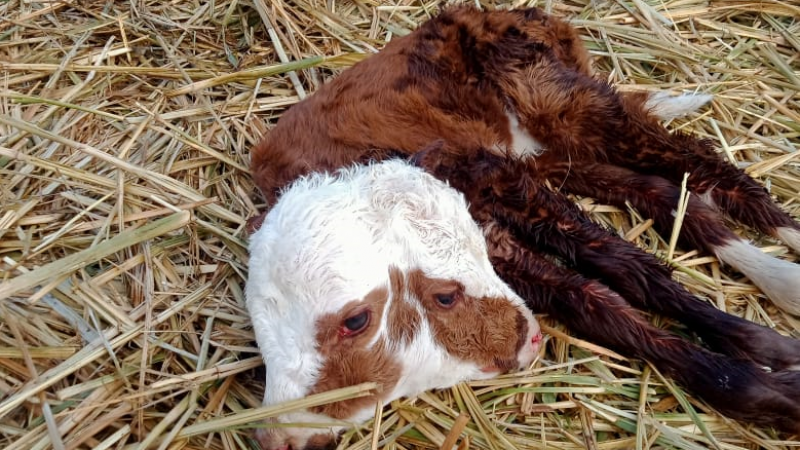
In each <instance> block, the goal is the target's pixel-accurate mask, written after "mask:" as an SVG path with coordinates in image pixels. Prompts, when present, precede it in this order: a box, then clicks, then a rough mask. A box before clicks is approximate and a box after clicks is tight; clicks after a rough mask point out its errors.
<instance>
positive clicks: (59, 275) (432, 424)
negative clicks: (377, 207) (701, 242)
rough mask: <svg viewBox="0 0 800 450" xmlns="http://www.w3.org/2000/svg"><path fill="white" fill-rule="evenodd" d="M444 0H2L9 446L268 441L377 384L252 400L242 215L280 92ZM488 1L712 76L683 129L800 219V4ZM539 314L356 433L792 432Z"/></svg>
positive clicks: (412, 443) (306, 88)
mask: <svg viewBox="0 0 800 450" xmlns="http://www.w3.org/2000/svg"><path fill="white" fill-rule="evenodd" d="M443 4H444V2H440V1H438V0H430V1H426V2H417V1H411V0H408V1H407V0H398V1H397V2H396V3H388V2H387V3H381V2H378V1H373V0H353V1H341V2H339V1H334V0H328V1H327V2H323V1H318V0H317V1H311V0H292V1H283V0H275V1H268V0H244V1H239V0H217V1H209V2H200V1H171V2H166V1H153V0H131V1H128V2H113V1H99V0H88V1H78V0H53V1H49V0H42V1H38V0H5V1H3V2H0V74H1V78H0V205H2V206H0V277H2V278H1V280H0V448H5V449H8V450H22V449H46V448H53V449H57V450H60V449H83V448H95V449H144V448H153V449H156V448H157V449H191V448H211V449H235V448H236V449H238V448H254V447H253V446H254V445H255V444H254V443H253V442H252V441H250V432H251V428H252V426H253V425H254V424H257V423H258V419H261V418H264V417H267V416H270V415H274V414H276V413H277V412H280V411H282V410H285V409H286V408H293V407H298V406H304V405H307V404H308V403H323V402H328V401H331V400H334V399H336V398H343V397H348V396H354V395H365V394H368V393H369V391H370V389H372V388H373V386H368V385H367V386H358V387H354V388H351V389H345V390H341V391H337V392H333V393H330V394H323V395H320V396H317V397H314V398H309V399H305V400H303V401H300V402H293V403H292V404H288V405H281V406H279V407H273V408H259V404H260V397H261V393H262V388H263V384H262V382H261V380H260V378H259V377H260V375H259V373H258V366H259V357H258V353H257V350H256V349H255V346H254V343H253V342H252V335H251V331H250V329H249V323H248V319H247V316H246V314H245V309H244V298H243V293H242V286H243V283H244V280H245V277H246V274H247V252H246V240H247V237H246V234H245V232H244V228H245V220H246V219H247V218H248V217H250V216H252V215H254V214H255V213H256V211H257V210H258V209H259V207H260V206H263V205H260V202H261V199H260V196H259V195H258V194H257V193H256V192H255V191H254V188H253V183H252V181H251V180H250V178H249V176H248V161H249V156H248V149H249V148H250V147H252V146H253V145H254V144H255V143H256V141H257V140H258V138H259V136H260V135H262V134H263V133H265V132H266V131H267V130H268V129H269V127H270V126H271V124H273V123H274V122H275V121H276V120H277V119H278V118H279V117H280V115H281V113H282V112H283V111H284V110H285V109H286V108H287V107H289V106H291V105H292V104H294V103H296V102H297V101H298V100H299V99H301V98H303V97H304V96H305V95H309V94H310V93H311V92H313V91H314V88H315V87H316V86H318V85H319V84H320V83H323V82H324V81H325V80H326V79H329V78H330V77H331V76H335V74H336V73H337V72H338V71H340V70H341V69H342V68H344V67H347V66H349V65H351V64H353V63H354V62H356V61H358V60H360V59H361V58H363V57H364V55H365V54H369V53H371V52H374V51H376V50H377V49H379V48H381V46H382V45H383V43H384V42H385V41H386V40H388V39H391V38H392V37H396V36H400V35H403V34H406V33H408V32H409V31H410V30H412V29H413V28H414V27H415V26H416V25H417V24H418V23H420V22H421V21H424V20H425V19H426V18H428V17H430V15H431V14H433V13H435V11H436V10H437V9H438V8H440V7H441V6H443ZM483 4H484V6H485V7H510V6H534V5H535V6H540V7H543V8H544V9H546V10H548V11H550V12H552V13H555V14H559V15H563V16H566V17H569V18H571V19H572V20H573V23H574V24H575V26H577V27H578V28H579V29H580V30H581V32H582V34H583V36H584V38H585V41H586V43H587V45H588V47H589V49H590V50H591V52H592V53H593V55H595V56H596V63H597V68H598V69H599V71H600V73H601V74H602V76H604V77H607V78H608V79H609V80H611V81H613V82H615V83H616V84H618V85H620V86H621V87H622V89H670V90H675V91H680V90H697V91H701V92H707V93H713V94H714V95H715V96H716V98H715V101H714V103H713V105H712V106H711V107H710V108H706V109H705V110H704V111H702V112H701V113H699V114H697V115H695V116H693V117H689V118H687V119H686V120H682V121H677V122H674V123H671V124H669V127H670V128H672V129H685V130H691V131H693V132H695V133H698V134H700V135H703V136H708V137H711V138H713V139H715V140H716V142H718V145H719V148H720V149H721V150H720V151H722V152H723V153H724V155H725V156H726V157H728V158H730V159H731V161H734V162H735V163H736V164H739V165H741V166H743V167H746V168H747V170H748V171H749V173H750V174H751V175H753V176H754V177H758V178H759V179H761V180H763V182H764V183H765V184H766V185H767V186H768V187H769V188H770V190H771V192H772V193H773V194H774V195H775V196H776V197H777V199H778V201H779V202H780V203H781V204H782V205H783V206H784V207H785V208H786V209H787V210H788V211H789V212H790V213H792V214H793V215H794V216H795V217H798V216H800V158H799V157H797V156H798V155H799V154H800V152H798V151H797V150H798V149H797V147H798V145H799V144H800V141H799V140H798V136H800V125H798V124H800V96H798V90H800V38H798V36H800V22H798V20H797V17H800V4H799V3H798V2H797V1H796V0H790V1H759V2H750V1H738V0H731V1H710V2H709V1H702V0H662V1H655V0H631V1H602V0H570V1H566V2H557V1H544V2H541V1H539V2H537V1H529V2H525V1H517V2H508V3H500V2H498V3H497V4H495V3H494V2H490V1H487V2H484V3H483ZM580 201H581V202H582V203H583V205H584V206H585V207H586V208H587V209H591V210H592V211H593V214H594V217H595V218H596V219H597V220H598V221H601V222H603V223H605V224H606V225H607V226H609V227H611V228H613V229H614V230H617V231H618V232H619V233H620V234H621V235H623V236H625V237H626V238H627V239H630V240H632V241H634V242H636V243H637V244H639V245H641V246H642V247H643V248H645V249H647V250H648V251H652V252H656V253H657V254H659V255H661V256H662V257H664V258H666V259H668V260H669V261H670V263H671V264H673V265H674V266H675V267H676V273H675V277H676V278H677V279H678V280H679V281H681V282H682V283H684V284H685V285H686V286H688V287H689V289H690V290H692V291H693V292H695V293H697V294H699V295H701V296H703V297H705V298H707V299H708V301H710V302H713V303H714V304H716V305H717V306H718V307H720V308H722V309H724V310H726V311H728V312H730V313H732V314H736V315H739V316H743V317H746V318H748V319H750V320H754V321H756V322H759V323H764V324H768V325H770V326H774V327H776V328H777V329H778V330H779V331H781V332H783V333H786V334H789V335H794V336H796V337H800V321H798V319H797V318H792V317H789V316H787V315H785V314H782V313H780V312H779V311H778V310H776V309H775V308H774V307H772V305H771V304H770V302H769V300H767V299H765V298H764V297H763V296H762V295H761V294H760V293H759V291H758V289H757V288H755V287H754V286H753V285H752V284H751V283H749V281H748V280H746V279H743V278H742V277H741V275H739V274H737V273H734V272H732V271H730V270H729V269H727V268H725V267H720V266H719V264H718V263H717V261H716V260H715V259H714V258H713V257H710V256H709V255H706V254H701V253H698V252H697V251H693V250H692V249H680V248H678V249H673V248H671V247H670V245H669V242H670V237H669V236H659V235H657V234H656V233H655V231H654V230H652V229H651V227H650V225H651V224H650V222H649V221H647V220H643V219H642V218H641V217H639V216H638V215H637V214H636V213H635V212H633V211H621V210H618V209H615V208H611V207H608V206H605V205H599V204H594V203H592V202H591V201H590V200H588V199H582V200H580ZM740 231H741V232H742V233H743V234H744V235H746V236H748V237H750V238H752V239H754V240H755V241H756V242H757V243H758V244H759V245H760V246H761V247H762V248H763V249H764V251H767V252H770V253H774V254H779V255H781V256H782V257H784V258H786V259H789V260H795V261H796V260H797V258H798V257H797V255H793V254H791V253H789V252H788V251H787V250H786V248H785V247H783V246H781V245H778V244H777V243H775V242H774V241H770V240H768V239H765V238H763V237H760V236H756V235H752V234H749V233H748V231H747V230H740ZM653 321H654V322H657V323H659V324H660V325H664V326H671V325H672V324H669V323H664V321H663V319H660V318H657V317H653ZM543 323H545V324H546V325H547V327H546V331H547V332H548V336H549V337H548V340H547V345H546V352H545V353H544V354H543V355H542V357H541V358H540V360H539V361H538V362H537V363H536V364H535V365H534V367H533V368H532V369H531V370H529V371H526V372H522V373H517V374H513V375H508V376H505V377H501V378H498V379H495V380H490V381H486V382H480V383H473V384H471V385H461V386H457V387H455V388H453V389H449V390H444V391H441V392H431V393H426V394H424V395H422V396H420V397H419V398H416V399H408V400H403V401H398V402H395V403H394V404H392V405H391V406H389V407H387V408H385V409H384V410H383V411H379V412H378V414H377V417H376V420H375V421H373V422H370V423H368V424H366V425H365V426H364V427H362V428H359V429H358V430H355V431H352V432H349V433H347V434H346V435H345V437H344V440H343V442H342V444H341V446H342V448H353V449H356V448H358V449H364V448H377V447H386V448H440V447H443V446H444V447H447V446H448V445H449V446H451V447H452V444H458V445H460V446H461V447H462V448H467V447H470V448H481V449H488V448H560V449H572V448H592V449H617V448H625V449H628V448H637V449H640V448H663V447H674V448H689V449H700V448H713V447H717V448H725V449H734V448H761V447H763V448H772V449H781V448H796V447H800V441H798V439H800V437H797V436H795V437H794V439H795V440H794V441H792V440H780V439H781V438H783V439H786V438H787V436H779V435H776V434H775V433H774V432H772V431H771V430H767V429H755V428H751V427H747V426H746V425H742V424H738V423H734V422H731V421H729V420H726V419H724V418H722V417H720V416H718V415H717V414H715V413H714V412H713V411H710V410H709V409H708V408H707V407H705V406H704V405H703V404H702V403H700V402H698V401H696V400H695V399H692V398H689V397H687V396H686V394H685V393H684V392H682V391H681V390H680V389H679V388H678V387H676V386H674V385H673V384H671V383H670V382H669V380H666V379H664V378H663V377H661V376H660V374H658V373H657V372H654V371H653V370H652V369H651V368H650V367H649V366H648V365H647V364H644V363H642V362H641V361H636V360H629V359H626V358H624V357H622V356H620V355H616V354H614V353H613V352H610V351H608V350H606V349H603V348H601V347H598V346H596V345H593V344H592V343H589V342H585V341H582V340H579V339H576V338H574V337H571V336H572V335H571V334H570V333H569V331H568V330H565V329H563V328H562V327H560V326H559V325H558V324H557V323H553V322H552V321H548V320H547V319H546V318H543ZM788 438H791V437H788Z"/></svg>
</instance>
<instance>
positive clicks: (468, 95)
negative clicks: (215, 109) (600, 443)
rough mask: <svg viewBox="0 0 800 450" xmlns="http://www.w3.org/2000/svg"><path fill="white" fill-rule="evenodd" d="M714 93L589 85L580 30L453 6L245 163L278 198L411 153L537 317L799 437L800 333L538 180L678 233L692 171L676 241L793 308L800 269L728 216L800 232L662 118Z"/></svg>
mask: <svg viewBox="0 0 800 450" xmlns="http://www.w3.org/2000/svg"><path fill="white" fill-rule="evenodd" d="M706 101H708V98H704V97H699V96H695V97H677V98H670V97H665V96H663V95H655V96H648V95H645V94H629V95H621V94H619V93H617V92H616V91H615V90H614V89H613V88H612V87H610V86H608V85H607V84H605V83H603V82H600V81H598V80H596V79H594V78H592V76H591V69H590V65H589V58H588V55H587V53H586V51H585V50H584V48H583V47H582V45H581V43H580V40H579V39H578V37H577V35H576V33H575V31H574V30H573V29H572V28H571V27H569V26H568V25H567V24H566V23H564V22H561V21H559V20H557V19H554V18H552V17H549V16H547V15H545V14H543V13H542V12H541V11H539V10H537V9H526V10H518V11H496V12H488V13H484V12H479V11H477V10H475V9H472V8H454V9H450V10H447V11H445V12H443V13H442V14H441V15H439V16H438V17H436V18H434V19H433V20H431V21H429V22H428V23H425V24H423V25H422V26H420V28H419V29H418V30H417V31H415V32H414V33H412V34H411V35H409V36H406V37H403V38H399V39H396V40H394V41H392V42H391V43H389V44H388V45H387V46H386V48H385V49H383V50H382V51H381V52H380V53H379V54H377V55H375V56H373V57H371V58H368V59H366V60H365V61H363V62H361V63H359V64H357V65H355V66H354V67H353V68H351V69H348V70H346V71H345V72H344V73H342V74H341V75H340V76H339V77H337V78H336V79H335V80H334V81H333V82H331V83H329V84H327V85H325V86H323V87H322V88H320V89H319V90H318V92H316V93H315V94H314V95H312V96H311V97H310V98H308V99H306V100H305V101H303V102H300V103H299V104H297V105H296V106H294V107H292V108H291V109H290V110H289V111H287V112H286V113H285V114H284V116H283V117H282V118H281V120H280V121H279V123H278V125H277V126H276V127H275V128H274V129H273V130H272V131H271V132H270V134H269V135H268V136H267V137H266V138H265V139H264V140H263V142H262V143H261V144H260V145H258V146H257V147H256V148H255V149H254V150H253V153H252V169H253V175H254V178H255V180H256V182H257V183H258V185H259V187H260V188H261V190H262V192H263V193H264V195H265V196H266V198H267V201H268V202H269V203H270V204H274V203H275V201H276V199H277V198H278V196H279V193H280V191H281V189H283V188H284V187H285V186H286V185H287V184H288V183H290V182H291V181H292V180H294V179H295V178H297V177H298V176H302V175H304V174H307V173H309V172H324V171H331V170H336V169H338V168H340V167H343V166H349V165H351V164H353V163H367V162H369V161H371V160H383V159H387V158H390V157H397V156H400V157H412V160H413V162H414V163H415V164H417V165H419V166H421V167H423V168H425V169H426V170H427V171H429V172H430V173H432V174H433V175H435V176H436V177H438V178H440V179H442V180H446V181H447V182H448V183H450V184H451V185H452V186H453V187H455V188H457V189H458V190H460V191H462V192H463V193H464V195H465V196H466V198H467V200H468V201H469V208H470V212H471V214H472V217H473V218H474V219H475V220H477V221H478V223H479V224H480V225H481V226H482V228H483V233H484V236H485V237H486V239H487V243H488V253H489V258H490V259H491V261H492V263H493V264H494V267H495V269H496V270H497V272H498V273H499V275H500V276H501V277H502V278H503V279H504V280H505V281H506V282H507V283H509V284H510V285H511V286H512V287H514V289H516V290H517V291H518V292H519V293H520V294H522V295H523V298H524V299H525V301H526V302H527V304H528V306H529V307H531V308H532V309H533V310H534V311H537V312H546V313H549V314H551V315H553V316H555V317H557V318H558V319H559V320H561V321H563V322H564V323H566V324H567V325H569V326H572V327H573V328H574V330H575V331H576V332H578V333H582V334H584V335H585V336H587V337H589V338H591V339H593V340H595V341H597V342H599V343H601V344H604V345H608V346H610V347H612V348H614V349H616V350H618V351H620V352H623V353H626V354H629V355H632V356H637V357H641V358H644V359H647V360H648V361H650V362H651V363H653V364H654V365H655V366H656V367H658V368H659V369H661V370H664V371H665V372H666V373H669V374H670V375H671V376H673V377H675V378H676V379H678V380H679V381H680V382H681V383H683V384H684V385H686V386H687V387H688V388H689V389H690V390H691V391H692V392H693V393H695V394H696V395H699V396H701V397H702V398H704V399H706V400H707V401H708V402H709V403H711V404H712V406H715V407H717V408H718V409H720V410H721V411H722V412H723V413H725V414H727V415H729V416H731V417H734V418H738V419H743V420H749V421H753V422H758V423H761V424H768V425H775V426H779V427H781V428H783V429H786V430H789V431H798V429H799V428H800V406H799V405H800V394H798V392H799V390H798V387H799V386H800V374H798V372H795V371H793V369H796V368H797V366H798V365H800V342H798V341H797V340H794V339H790V338H786V337H783V336H781V335H779V334H778V333H775V332H773V331H771V330H769V329H766V328H764V327H760V326H757V325H755V324H753V323H751V322H747V321H745V320H742V319H738V318H735V317H733V316H730V315H727V314H724V313H722V312H720V311H718V310H717V309H715V308H714V307H713V306H711V305H709V304H707V303H705V302H701V301H699V300H698V299H696V298H694V297H693V296H692V295H691V294H689V293H688V292H687V291H686V290H685V289H683V288H682V287H681V286H680V285H679V284H677V283H675V282H674V281H673V280H672V279H671V277H670V272H669V270H668V269H667V268H666V267H665V266H664V265H663V264H662V263H661V262H660V261H658V260H657V259H655V258H654V257H652V256H651V255H648V254H647V253H644V252H642V251H641V250H639V249H638V248H636V247H634V246H633V245H631V244H629V243H627V242H625V241H623V240H621V239H620V238H618V237H616V236H614V235H612V234H610V233H608V232H607V231H605V230H603V229H601V228H599V227H598V226H597V225H595V224H593V223H592V222H591V221H589V220H588V219H587V218H586V217H585V216H584V215H583V214H582V213H581V212H580V211H579V210H578V209H577V208H576V207H575V205H573V204H572V203H570V202H569V201H568V200H567V199H566V198H565V197H563V196H562V195H561V194H560V193H555V192H552V191H550V190H548V189H546V188H544V186H545V183H546V182H550V183H551V184H552V185H553V186H559V187H561V190H563V191H566V192H571V193H575V194H580V195H587V196H593V197H596V198H598V199H600V200H602V201H605V202H609V203H611V204H615V205H620V206H624V205H625V204H626V202H630V204H632V205H633V206H634V207H636V208H638V209H639V210H640V211H641V212H642V213H643V214H645V215H647V216H649V217H652V218H653V220H654V221H655V223H656V226H657V227H659V228H660V229H661V230H669V229H670V228H671V226H672V223H673V220H674V218H673V210H674V209H676V206H677V200H678V197H679V193H680V189H679V187H678V185H679V183H680V181H681V180H682V178H683V175H684V173H689V179H688V185H689V189H690V190H691V191H692V195H691V198H690V201H689V208H688V213H687V215H686V217H685V219H684V224H683V231H682V235H681V238H682V241H683V243H684V244H685V245H689V246H692V247H697V248H700V249H703V250H706V251H709V252H711V253H713V254H714V255H716V256H717V257H718V258H720V259H721V260H722V261H724V262H726V263H728V264H730V265H732V266H734V267H736V268H737V269H738V270H740V271H742V272H743V273H745V274H746V275H747V276H748V277H750V278H751V279H752V280H753V281H754V282H755V283H756V284H758V285H759V286H760V287H761V288H762V289H763V291H764V292H765V293H766V294H767V295H768V296H769V297H770V298H771V299H772V300H773V301H774V302H775V303H776V305H778V306H779V307H781V308H783V309H784V310H786V311H788V312H790V313H794V314H797V313H799V312H800V269H798V266H797V265H795V264H792V263H789V262H786V261H782V260H779V259H777V258H773V257H771V256H768V255H765V254H763V253H762V252H761V251H760V250H759V249H757V248H756V247H754V246H752V245H750V244H749V243H748V242H746V241H744V240H742V239H741V238H739V237H737V236H736V235H735V234H734V233H733V232H732V231H730V230H729V229H728V228H727V227H726V226H725V223H724V222H723V219H722V217H723V215H727V216H729V217H730V218H732V219H734V220H736V221H739V222H741V223H744V224H746V225H749V226H751V227H754V228H756V229H758V230H759V231H761V232H764V233H767V234H770V235H772V236H774V237H776V238H778V239H782V240H783V241H784V243H786V244H787V245H788V246H790V247H792V248H793V249H795V250H800V245H799V244H800V231H798V230H800V227H798V224H797V223H796V222H795V221H794V220H793V219H792V218H790V217H789V216H788V215H786V214H785V213H784V212H782V211H781V210H780V209H779V208H778V207H777V206H776V205H775V204H774V203H772V201H771V199H770V198H769V195H768V194H767V192H766V191H765V190H764V189H763V188H762V187H761V186H759V185H758V184H757V183H756V182H755V181H754V180H752V179H751V178H749V177H748V176H747V175H746V174H744V173H743V172H741V171H740V170H738V169H737V168H735V167H734V166H732V165H730V164H729V163H727V162H726V161H724V160H722V159H721V158H720V157H719V156H718V155H717V154H716V153H715V152H714V151H713V149H712V148H711V146H710V144H709V143H708V142H706V141H702V140H698V139H695V138H694V137H692V136H688V135H683V134H670V133H669V132H668V131H667V130H666V129H664V128H663V127H662V126H661V125H660V123H659V119H660V118H663V117H670V116H674V115H680V114H681V113H684V112H687V111H690V110H693V109H695V108H697V107H699V106H701V105H702V104H703V103H704V102H706ZM398 192H400V191H398ZM278 204H280V202H279V203H278ZM418 250H419V251H421V249H418ZM347 251H348V252H351V251H352V252H354V253H358V250H357V249H348V250H347ZM543 253H548V254H551V255H555V256H557V257H559V258H561V259H562V261H564V263H565V264H566V267H562V266H557V265H555V264H553V263H552V262H550V260H549V259H547V258H544V257H543V256H542V254H543ZM353 257H355V256H353ZM595 279H597V280H600V282H602V283H603V284H601V283H600V282H598V281H593V280H595ZM633 307H637V308H646V309H650V310H653V311H655V312H658V313H661V314H665V315H668V316H671V317H674V318H676V319H678V320H680V321H683V322H684V323H686V324H687V325H689V326H692V327H693V328H694V329H695V331H696V332H697V333H698V334H699V335H700V336H701V337H702V338H703V339H704V341H705V343H706V344H707V345H708V347H709V348H708V349H706V348H701V347H699V346H697V345H695V344H692V343H689V342H687V341H685V340H682V339H680V338H678V337H677V336H675V335H672V334H670V333H668V332H665V331H662V330H658V329H655V328H654V327H652V326H651V325H649V324H648V323H647V322H646V321H645V320H644V319H643V318H642V317H641V316H640V314H639V313H638V312H637V311H636V310H635V309H633ZM268 365H269V364H268ZM762 366H768V367H770V368H771V370H772V371H771V372H766V371H764V370H762ZM274 370H281V369H280V368H279V367H278V368H275V369H274ZM731 380H734V381H731ZM268 383H269V380H268Z"/></svg>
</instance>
